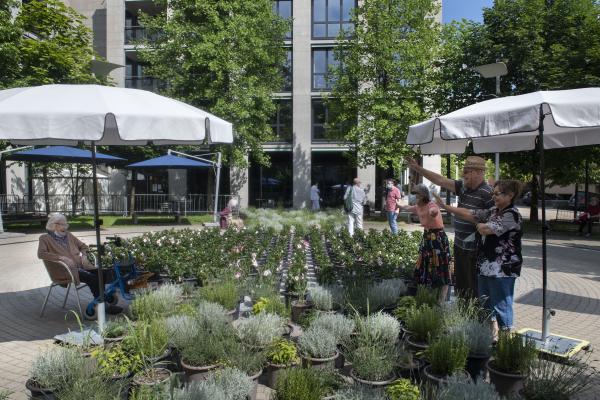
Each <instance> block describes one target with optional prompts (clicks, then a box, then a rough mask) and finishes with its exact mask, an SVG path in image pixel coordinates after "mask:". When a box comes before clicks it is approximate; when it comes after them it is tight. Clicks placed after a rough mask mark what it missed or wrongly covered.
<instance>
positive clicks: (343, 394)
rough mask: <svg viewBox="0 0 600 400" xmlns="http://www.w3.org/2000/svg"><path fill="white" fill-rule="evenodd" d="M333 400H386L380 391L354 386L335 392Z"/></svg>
mask: <svg viewBox="0 0 600 400" xmlns="http://www.w3.org/2000/svg"><path fill="white" fill-rule="evenodd" d="M333 399H334V400H387V398H386V397H385V396H384V394H383V390H382V389H372V388H369V387H365V386H354V387H351V388H347V389H343V390H340V391H338V392H336V393H335V394H334V396H333Z"/></svg>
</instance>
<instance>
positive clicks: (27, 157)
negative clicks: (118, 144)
mask: <svg viewBox="0 0 600 400" xmlns="http://www.w3.org/2000/svg"><path fill="white" fill-rule="evenodd" d="M6 158H7V159H9V160H14V161H33V162H61V163H77V164H91V163H92V152H91V151H89V150H83V149H78V148H75V147H68V146H50V147H44V148H40V149H33V150H25V151H19V152H17V153H12V154H11V155H9V156H8V157H6ZM96 160H97V162H98V163H99V164H111V163H118V162H121V161H125V159H124V158H120V157H115V156H110V155H108V154H102V153H96Z"/></svg>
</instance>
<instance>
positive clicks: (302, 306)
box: [292, 301, 312, 324]
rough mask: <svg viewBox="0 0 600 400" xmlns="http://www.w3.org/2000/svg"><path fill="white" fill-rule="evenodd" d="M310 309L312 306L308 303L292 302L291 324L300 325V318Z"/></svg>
mask: <svg viewBox="0 0 600 400" xmlns="http://www.w3.org/2000/svg"><path fill="white" fill-rule="evenodd" d="M311 308H312V304H310V303H308V302H302V303H300V302H299V301H292V322H293V323H295V324H298V323H300V317H301V316H302V314H304V313H305V312H307V311H308V310H310V309H311Z"/></svg>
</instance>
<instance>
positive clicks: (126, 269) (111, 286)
mask: <svg viewBox="0 0 600 400" xmlns="http://www.w3.org/2000/svg"><path fill="white" fill-rule="evenodd" d="M107 239H108V240H109V241H110V242H112V243H113V244H114V245H115V246H117V247H118V246H120V245H121V238H120V237H118V236H114V237H108V238H107ZM91 247H94V246H91ZM92 256H93V257H94V259H95V258H96V256H95V254H93V253H92ZM96 265H98V266H100V264H99V263H96ZM109 271H111V270H109ZM112 271H114V275H113V277H114V278H113V279H112V281H111V282H109V283H106V284H105V285H104V301H105V302H106V303H107V304H108V305H112V306H114V305H116V304H117V303H118V302H119V297H121V298H123V299H124V300H133V298H134V295H133V294H130V293H129V292H128V289H127V282H129V281H131V280H135V279H136V278H138V277H139V274H138V270H137V268H136V265H135V258H134V257H132V255H131V253H128V259H127V260H126V261H123V260H118V259H116V258H113V265H112ZM117 294H118V295H117ZM99 300H100V297H95V298H94V300H92V301H91V302H90V303H89V304H88V305H87V307H86V308H85V318H86V319H89V320H94V319H96V317H97V315H96V305H97V304H98V303H99Z"/></svg>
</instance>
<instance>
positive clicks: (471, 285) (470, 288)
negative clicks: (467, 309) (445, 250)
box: [454, 245, 479, 299]
mask: <svg viewBox="0 0 600 400" xmlns="http://www.w3.org/2000/svg"><path fill="white" fill-rule="evenodd" d="M454 276H455V280H454V287H455V289H456V292H457V294H458V295H459V296H460V297H462V298H463V299H469V298H473V299H476V298H477V296H478V295H479V291H478V290H477V251H476V250H464V249H461V248H460V247H458V246H456V245H454Z"/></svg>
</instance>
